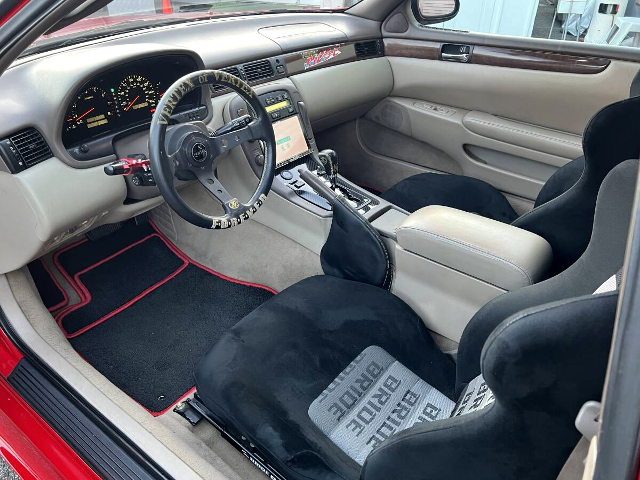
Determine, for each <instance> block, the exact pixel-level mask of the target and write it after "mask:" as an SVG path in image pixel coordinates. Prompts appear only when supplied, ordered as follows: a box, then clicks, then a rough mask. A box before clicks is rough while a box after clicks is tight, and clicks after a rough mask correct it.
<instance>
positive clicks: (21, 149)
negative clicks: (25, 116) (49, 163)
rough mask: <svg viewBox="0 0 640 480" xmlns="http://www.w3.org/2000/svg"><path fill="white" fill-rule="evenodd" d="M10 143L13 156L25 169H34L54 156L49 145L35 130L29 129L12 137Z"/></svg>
mask: <svg viewBox="0 0 640 480" xmlns="http://www.w3.org/2000/svg"><path fill="white" fill-rule="evenodd" d="M9 143H10V146H9V148H10V149H11V151H12V153H13V156H14V157H16V160H17V161H18V162H19V163H20V162H22V164H23V165H24V168H29V167H32V166H34V165H35V164H37V163H40V162H42V161H43V160H46V159H47V158H51V157H52V156H53V154H52V153H51V149H50V148H49V145H47V142H46V141H45V140H44V138H43V137H42V135H41V134H40V132H38V131H37V130H36V129H35V128H27V129H26V130H22V131H20V132H18V133H15V134H14V135H11V136H10V137H9ZM11 146H13V148H11Z"/></svg>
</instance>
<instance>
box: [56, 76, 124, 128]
mask: <svg viewBox="0 0 640 480" xmlns="http://www.w3.org/2000/svg"><path fill="white" fill-rule="evenodd" d="M115 115H116V109H115V106H114V103H113V98H112V97H111V95H110V94H108V93H107V92H105V91H104V90H103V89H101V88H99V87H89V88H87V89H86V90H85V91H83V92H82V93H80V94H79V95H78V96H77V97H76V100H75V101H74V102H73V104H72V105H71V108H70V109H69V112H68V115H67V118H66V119H65V120H66V121H65V125H66V128H65V130H66V131H67V132H70V131H73V130H75V129H77V128H81V127H85V128H87V129H91V128H95V127H99V126H100V125H106V124H108V123H109V121H110V120H111V119H112V118H113V117H114V116H115Z"/></svg>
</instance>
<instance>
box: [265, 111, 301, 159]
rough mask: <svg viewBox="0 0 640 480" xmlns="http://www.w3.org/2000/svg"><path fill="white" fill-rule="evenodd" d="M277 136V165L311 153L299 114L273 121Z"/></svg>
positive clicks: (274, 131)
mask: <svg viewBox="0 0 640 480" xmlns="http://www.w3.org/2000/svg"><path fill="white" fill-rule="evenodd" d="M273 133H274V134H275V137H276V167H279V166H281V165H284V164H285V163H288V162H290V161H292V160H296V159H298V158H300V157H302V156H304V155H306V154H307V153H309V146H308V145H307V140H306V139H305V137H304V132H303V131H302V125H301V124H300V119H299V117H298V116H297V115H295V116H293V117H288V118H285V119H284V120H279V121H277V122H274V123H273Z"/></svg>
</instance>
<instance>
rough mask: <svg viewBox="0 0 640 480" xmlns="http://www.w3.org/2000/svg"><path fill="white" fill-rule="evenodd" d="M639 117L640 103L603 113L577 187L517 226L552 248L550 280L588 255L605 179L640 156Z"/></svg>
mask: <svg viewBox="0 0 640 480" xmlns="http://www.w3.org/2000/svg"><path fill="white" fill-rule="evenodd" d="M639 112H640V97H634V98H630V99H627V100H622V101H620V102H617V103H614V104H612V105H609V106H607V107H605V108H603V109H602V110H600V111H599V112H598V113H597V114H596V115H595V116H594V117H593V118H592V119H591V121H590V122H589V124H588V125H587V128H586V130H585V132H584V137H583V151H584V169H583V171H582V174H581V175H580V178H579V179H578V181H577V182H576V183H575V184H574V185H573V186H572V187H571V188H569V189H568V190H567V191H565V192H564V193H562V194H561V195H559V196H557V197H555V198H553V199H552V200H549V201H548V202H546V203H544V204H542V205H540V206H538V207H536V208H534V209H533V210H532V211H530V212H528V213H526V214H524V215H522V216H521V217H519V218H517V219H516V220H515V221H514V222H513V223H512V225H514V226H516V227H520V228H524V229H525V230H529V231H530V232H533V233H537V234H538V235H540V236H542V237H543V238H545V239H546V240H547V241H548V242H549V244H550V245H551V248H552V249H553V255H554V258H553V264H552V267H551V274H556V273H558V272H561V271H563V270H564V269H566V268H567V267H569V266H570V265H572V264H573V263H574V262H575V261H576V260H577V259H578V258H579V257H580V255H582V253H583V252H584V251H585V249H586V247H587V245H588V243H589V238H590V236H591V229H592V227H593V214H594V210H595V204H596V197H597V194H598V190H599V188H600V185H601V184H602V181H603V180H604V178H605V177H606V175H607V174H608V173H609V172H610V171H611V170H612V169H613V168H614V167H615V166H616V165H619V164H620V163H621V162H624V161H625V160H629V159H637V158H638V156H639V155H640V136H639V135H638V132H637V127H636V124H635V122H634V120H633V119H634V118H637V116H638V113H639ZM578 163H579V162H578ZM573 166H574V167H575V166H576V164H574V165H573ZM574 173H575V172H574Z"/></svg>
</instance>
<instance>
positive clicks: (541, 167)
mask: <svg viewBox="0 0 640 480" xmlns="http://www.w3.org/2000/svg"><path fill="white" fill-rule="evenodd" d="M461 36H463V35H461ZM494 39H495V37H494ZM441 47H442V44H441V43H439V42H435V41H430V40H414V39H396V38H393V39H385V55H386V57H387V59H388V61H389V64H390V65H391V69H392V72H393V89H392V91H391V94H390V96H389V97H387V98H386V99H384V100H382V101H381V102H380V103H379V104H378V105H376V106H375V107H374V108H373V109H372V110H370V111H369V112H368V113H367V114H366V115H365V120H361V121H359V122H358V124H357V126H356V130H357V131H358V143H360V144H361V147H362V149H363V150H365V151H367V152H368V153H369V154H371V153H373V154H375V161H374V160H371V161H374V162H375V169H374V170H375V171H378V172H380V173H381V176H380V178H375V175H373V174H371V172H368V173H367V174H366V175H365V174H364V173H363V172H364V169H363V165H362V163H364V162H362V161H360V162H359V164H360V165H359V168H358V169H355V168H354V169H351V168H349V167H347V170H354V171H356V172H355V173H356V177H359V176H366V177H367V182H366V183H368V184H369V185H372V186H374V187H377V188H379V189H381V190H383V189H384V188H388V186H389V178H391V177H393V178H397V176H398V175H397V173H398V171H400V170H402V171H405V172H407V173H408V172H413V171H415V170H416V167H417V168H418V170H420V171H439V172H443V173H462V174H464V175H468V176H472V177H475V178H479V179H481V180H484V181H487V182H489V183H491V184H492V185H494V186H495V187H496V188H498V189H500V190H501V191H503V192H504V193H506V194H510V195H511V196H515V197H516V198H519V199H521V200H523V201H524V203H525V204H526V203H528V204H529V205H531V204H532V201H533V200H535V198H536V197H537V195H538V193H539V191H540V189H541V188H542V185H543V184H544V182H545V181H546V180H547V179H548V178H549V177H550V176H551V175H552V174H553V173H554V172H555V171H556V170H557V169H558V168H559V167H561V166H563V165H565V164H566V163H568V162H569V161H571V160H573V159H574V158H576V157H579V156H580V155H582V133H583V131H584V129H585V126H586V125H587V123H588V121H589V120H590V118H591V117H592V116H593V115H594V114H595V113H596V112H597V111H598V110H600V109H601V108H602V107H604V106H606V105H609V104H611V103H614V102H616V101H619V100H621V99H624V98H627V97H628V95H629V86H630V84H631V81H632V80H633V77H634V76H635V74H636V73H637V72H638V69H639V67H640V64H638V63H634V62H630V61H625V60H618V59H609V58H602V57H588V56H580V55H575V54H573V53H572V54H564V53H561V52H544V51H528V50H526V49H518V48H513V47H508V48H506V47H505V48H503V47H499V46H495V45H494V46H490V47H489V46H486V45H470V47H471V49H472V50H471V53H472V55H471V60H470V61H469V62H468V63H467V62H464V63H462V62H460V63H458V62H451V61H442V60H440V53H441ZM366 120H368V121H369V123H367V122H366ZM372 124H375V127H372ZM385 147H386V148H385ZM434 152H435V153H434ZM369 158H370V159H371V158H372V156H371V155H369ZM346 161H350V160H346ZM385 163H387V165H386V167H387V168H385ZM399 164H406V165H407V167H409V166H410V168H405V169H398V165H399ZM392 171H394V172H395V173H396V174H394V175H390V172H392ZM372 177H373V178H372ZM383 177H384V178H383ZM353 180H354V181H358V180H359V178H354V179H353ZM510 200H511V198H510ZM512 203H513V202H512ZM521 204H522V202H521Z"/></svg>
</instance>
